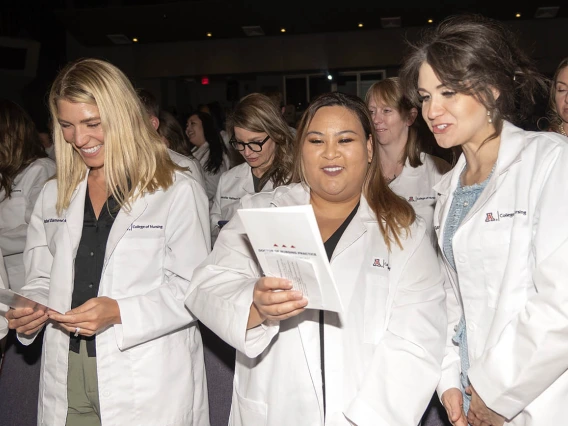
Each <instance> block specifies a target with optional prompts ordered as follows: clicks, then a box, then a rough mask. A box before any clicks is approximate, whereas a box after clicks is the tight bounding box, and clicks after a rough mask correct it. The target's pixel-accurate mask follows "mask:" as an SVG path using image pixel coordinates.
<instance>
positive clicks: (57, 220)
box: [43, 218, 67, 223]
mask: <svg viewBox="0 0 568 426" xmlns="http://www.w3.org/2000/svg"><path fill="white" fill-rule="evenodd" d="M53 222H67V219H65V218H63V219H59V218H50V219H44V220H43V223H53Z"/></svg>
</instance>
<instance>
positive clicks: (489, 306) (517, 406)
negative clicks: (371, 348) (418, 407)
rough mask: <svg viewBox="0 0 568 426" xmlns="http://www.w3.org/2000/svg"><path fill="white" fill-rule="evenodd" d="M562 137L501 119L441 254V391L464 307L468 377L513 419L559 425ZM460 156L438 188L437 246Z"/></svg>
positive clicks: (566, 225) (566, 295)
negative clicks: (478, 187) (484, 174)
mask: <svg viewBox="0 0 568 426" xmlns="http://www.w3.org/2000/svg"><path fill="white" fill-rule="evenodd" d="M567 142H568V139H566V138H564V137H563V136H560V135H557V134H556V133H552V132H546V133H534V132H526V131H523V130H521V129H519V128H517V127H515V126H513V125H512V124H510V123H508V122H505V123H504V125H503V131H502V133H501V145H500V148H499V155H498V159H497V163H496V166H495V170H494V172H493V174H492V176H491V178H490V180H489V182H488V184H487V187H486V188H485V190H484V191H483V192H482V194H481V196H480V197H479V199H478V200H477V201H476V202H475V204H474V206H473V207H472V210H471V211H470V212H469V213H468V215H467V216H466V217H465V218H464V219H463V222H462V224H461V225H460V227H459V228H458V230H457V231H456V233H455V236H454V238H453V251H454V258H455V263H456V268H457V274H456V273H455V272H454V271H453V269H452V268H451V266H450V265H449V263H448V262H447V260H446V259H445V256H444V263H445V269H446V271H447V273H448V275H449V277H450V280H449V281H448V283H451V286H448V288H447V291H448V297H447V302H448V317H449V324H448V325H449V327H448V345H447V354H446V357H445V361H444V365H443V375H442V380H441V381H440V384H439V386H438V393H439V395H442V393H443V392H444V391H445V390H447V389H449V388H452V387H457V388H459V377H458V376H459V372H460V361H459V356H458V352H457V347H456V346H455V345H453V344H452V343H451V338H452V336H453V334H454V332H453V329H454V327H455V325H456V324H457V322H458V320H459V317H460V316H461V313H462V310H463V311H464V312H465V319H466V322H467V338H468V350H469V360H470V369H469V374H468V376H469V378H470V381H471V383H472V384H473V386H474V388H475V389H476V391H477V392H478V393H479V395H480V396H481V398H482V399H483V400H484V402H485V403H486V404H487V406H488V407H489V408H491V409H493V410H494V411H496V412H497V413H499V414H501V415H503V416H505V417H506V418H508V419H511V418H514V419H513V420H512V421H511V422H510V423H508V424H510V425H515V426H520V425H523V426H543V425H559V424H564V423H565V420H564V419H566V406H567V405H568V373H566V370H567V369H568V286H567V285H566V277H567V275H568V261H567V259H568V220H567V218H568V201H567V200H568V185H567V182H568V167H567V165H568V143H567ZM464 166H465V157H464V156H463V155H462V156H461V157H460V159H459V161H458V163H457V164H456V166H455V167H454V169H453V172H452V173H449V174H447V175H446V176H444V177H443V178H442V180H441V181H440V183H439V184H438V185H437V186H436V187H435V189H436V190H437V191H438V192H439V199H438V204H437V206H436V212H435V215H434V221H435V223H434V225H435V229H436V230H437V233H438V237H439V245H440V247H442V245H443V235H444V232H445V224H446V219H447V215H448V210H449V208H450V205H451V203H452V198H453V193H454V190H455V188H456V186H457V182H458V179H459V176H460V174H461V172H462V170H463V168H464Z"/></svg>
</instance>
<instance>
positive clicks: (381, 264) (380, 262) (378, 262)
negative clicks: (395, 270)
mask: <svg viewBox="0 0 568 426" xmlns="http://www.w3.org/2000/svg"><path fill="white" fill-rule="evenodd" d="M373 266H374V267H376V268H383V269H385V268H386V269H388V270H390V266H389V264H388V263H387V261H386V260H385V259H381V258H379V257H375V258H374V259H373Z"/></svg>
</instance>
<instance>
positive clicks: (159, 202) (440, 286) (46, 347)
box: [0, 15, 568, 426]
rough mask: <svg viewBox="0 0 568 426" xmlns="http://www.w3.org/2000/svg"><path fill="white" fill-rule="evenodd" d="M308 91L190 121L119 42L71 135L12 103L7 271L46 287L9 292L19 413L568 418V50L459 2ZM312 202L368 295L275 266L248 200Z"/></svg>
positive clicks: (1, 168)
mask: <svg viewBox="0 0 568 426" xmlns="http://www.w3.org/2000/svg"><path fill="white" fill-rule="evenodd" d="M449 58H451V60H449ZM543 94H544V95H546V96H547V97H548V115H547V116H546V117H543V118H542V119H541V120H539V121H538V126H539V127H542V130H541V131H528V130H527V129H529V128H533V127H534V126H533V125H534V124H535V123H530V122H529V121H528V119H529V117H530V116H531V115H530V114H531V109H533V108H534V104H535V102H536V99H537V98H538V97H540V96H543ZM284 107H285V105H284V102H283V100H282V94H281V93H279V92H277V93H276V92H266V93H256V92H255V93H250V94H248V95H246V96H244V97H242V98H241V99H240V100H239V101H238V102H237V103H236V105H234V106H233V107H232V108H230V109H229V110H225V109H224V108H223V107H222V106H221V104H220V103H219V102H217V101H215V102H210V103H207V104H201V105H198V106H197V107H196V108H195V110H192V111H190V112H189V113H188V114H187V116H186V117H178V116H176V115H174V114H173V113H172V112H170V111H168V110H166V109H164V108H162V106H161V105H160V102H159V101H158V98H157V96H156V94H154V93H152V92H151V91H149V90H147V89H146V88H143V87H135V85H134V84H133V83H132V82H131V81H130V80H129V79H128V77H127V76H126V75H125V74H124V73H123V72H122V71H121V70H120V69H118V68H117V67H116V66H114V65H113V64H111V63H110V62H108V61H105V60H101V59H94V58H83V59H79V60H75V61H72V62H70V63H68V64H66V65H65V66H64V67H63V68H62V69H61V71H60V72H59V73H58V75H57V77H56V79H55V80H54V82H53V84H52V86H51V88H50V91H49V95H48V108H49V113H50V120H49V125H48V127H49V130H48V132H41V133H40V132H38V130H37V129H38V128H42V126H40V125H37V124H36V123H34V122H33V120H32V119H31V118H30V116H29V115H28V114H27V112H26V111H25V110H24V109H23V108H22V107H21V106H20V105H18V104H16V103H15V102H13V101H11V100H8V99H1V100H0V253H1V255H2V257H3V262H0V288H1V289H11V290H13V291H15V292H17V293H19V294H21V295H23V296H26V297H29V298H31V299H33V300H34V301H36V302H37V303H38V304H37V305H36V306H35V307H12V308H11V307H9V306H6V305H2V304H0V313H1V314H2V317H0V339H2V340H1V341H2V342H3V343H2V345H0V350H1V353H2V358H1V359H0V363H1V364H0V416H1V415H2V410H9V409H11V410H26V411H28V412H34V413H36V407H37V416H36V417H37V424H38V425H45V426H59V425H61V426H63V425H66V426H75V425H81V426H83V425H85V426H91V425H93V426H96V425H103V426H110V425H121V426H124V425H137V426H145V425H147V426H158V425H171V426H178V425H179V426H182V425H183V426H186V425H195V426H198V425H199V426H201V425H203V426H207V425H214V426H217V425H226V424H229V425H233V426H236V425H242V426H256V425H270V426H274V425H276V426H279V425H282V426H288V425H361V426H362V425H385V426H387V425H388V426H393V425H401V426H403V425H404V426H416V425H419V424H420V422H421V421H422V422H423V423H422V424H423V425H424V426H427V425H428V423H427V421H428V420H427V414H428V412H429V410H433V409H434V408H435V407H436V406H438V404H441V405H440V406H441V407H443V409H445V414H446V415H447V420H443V421H447V422H449V423H450V424H452V425H455V426H468V425H473V426H487V425H492V426H502V425H513V426H521V425H523V426H542V425H552V424H563V420H562V419H563V418H564V416H565V414H564V404H565V403H568V373H566V371H567V370H568V290H567V287H566V286H565V285H564V283H563V280H564V279H565V275H566V267H565V265H566V258H568V222H567V221H566V217H568V203H566V202H565V200H566V199H568V185H566V182H568V167H566V165H567V164H568V138H567V136H566V134H567V133H566V132H567V131H568V58H565V59H564V60H562V61H561V62H560V63H559V64H558V68H557V69H556V72H555V74H554V75H553V76H552V78H551V79H547V78H545V77H544V76H543V75H542V74H541V73H540V72H539V70H538V69H537V67H536V65H535V63H534V61H533V60H532V59H531V58H530V57H529V56H528V55H527V54H526V53H525V52H524V50H523V49H522V48H520V47H519V45H518V42H517V39H516V37H515V36H514V35H513V34H512V33H511V32H510V31H509V30H508V29H507V28H506V27H505V26H504V25H503V24H502V23H499V22H498V21H495V20H492V19H488V18H485V17H483V16H480V15H459V16H453V17H450V18H447V19H445V20H444V21H443V22H441V23H440V24H439V25H438V26H437V27H435V28H431V29H430V30H429V31H428V32H427V33H426V34H425V35H424V37H423V38H421V39H420V40H419V41H418V42H417V43H416V44H412V45H410V46H409V52H408V53H407V55H406V56H405V58H404V61H403V63H402V64H401V68H400V70H399V72H398V75H397V76H392V77H388V78H385V79H384V80H381V81H378V82H376V83H374V84H373V85H372V86H371V87H370V88H369V89H368V91H367V92H366V94H364V96H361V97H359V96H356V95H352V94H346V93H340V92H329V93H324V94H322V95H320V96H318V97H316V98H314V99H312V100H311V102H310V103H309V105H308V106H307V108H306V110H305V111H304V112H303V113H302V116H301V119H300V120H299V122H298V123H295V125H294V126H291V125H290V124H289V123H287V122H286V120H285V117H284ZM544 123H546V126H545V127H546V128H544V127H543V126H544V125H545V124H544ZM565 192H566V193H567V194H566V195H567V196H566V197H564V195H563V194H564V193H565ZM298 205H311V207H312V209H313V212H314V215H315V219H316V222H317V226H318V230H319V234H320V236H321V240H322V242H323V247H324V248H325V252H326V255H327V260H328V262H329V264H330V270H331V273H332V275H333V277H334V280H335V281H336V283H337V286H338V292H339V297H340V299H341V301H342V304H343V306H344V312H342V313H337V312H331V311H327V310H321V309H311V308H309V307H308V303H309V295H307V294H304V293H302V292H301V291H300V290H299V289H298V288H297V287H294V286H293V284H292V282H291V281H289V280H287V279H284V278H281V277H274V276H267V275H265V274H264V271H263V270H262V268H261V266H260V263H259V261H258V259H257V257H256V255H255V253H254V250H253V248H252V246H251V243H250V241H249V238H248V236H247V232H246V230H245V227H244V224H243V223H242V221H241V219H240V217H239V215H238V214H237V211H238V209H240V208H278V207H287V206H298ZM24 358H25V359H26V361H24ZM40 358H41V362H40V361H39V359H40ZM30 360H32V361H31V362H30ZM8 393H16V394H18V395H19V398H20V400H21V406H17V407H16V406H13V407H7V406H5V405H4V404H2V399H4V398H5V396H4V395H7V394H8ZM438 401H439V402H438ZM429 407H430V408H429ZM425 413H426V416H425ZM440 421H442V420H440ZM0 423H1V420H0ZM431 424H432V423H431ZM439 424H441V423H439Z"/></svg>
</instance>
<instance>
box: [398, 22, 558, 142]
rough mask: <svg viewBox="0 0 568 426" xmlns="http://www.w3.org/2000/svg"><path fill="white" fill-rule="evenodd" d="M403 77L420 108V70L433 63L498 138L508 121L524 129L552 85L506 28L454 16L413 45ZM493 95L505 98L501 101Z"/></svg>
mask: <svg viewBox="0 0 568 426" xmlns="http://www.w3.org/2000/svg"><path fill="white" fill-rule="evenodd" d="M410 47H411V52H410V53H409V55H408V56H407V57H406V58H405V61H404V64H403V66H402V68H401V70H400V72H399V77H400V79H401V83H402V86H403V89H404V92H405V94H406V95H407V96H408V97H409V98H410V99H411V100H412V101H413V102H414V103H417V104H418V103H419V99H418V93H417V84H418V74H419V70H420V67H421V65H422V64H423V63H428V64H429V65H430V66H431V67H432V69H433V70H434V72H435V74H436V76H437V77H438V79H439V80H440V81H441V82H442V83H443V84H444V85H446V86H447V87H448V88H450V89H452V90H455V91H456V92H458V93H463V94H465V95H469V96H473V97H474V98H475V99H477V100H478V101H479V102H480V103H481V104H482V105H483V106H484V107H485V108H487V110H488V111H489V112H490V114H491V119H492V121H493V123H494V126H495V133H494V134H492V135H491V136H490V137H489V139H493V138H495V137H497V136H498V135H499V134H500V133H501V129H502V127H503V120H508V121H510V122H512V123H516V124H519V123H520V122H521V121H522V120H524V119H525V118H526V117H528V116H529V115H530V112H531V111H532V109H533V106H534V103H535V99H536V97H537V95H538V94H539V93H540V92H541V91H542V90H546V87H547V85H546V79H545V78H544V77H543V76H542V75H541V74H540V73H539V72H538V71H537V68H536V66H535V65H534V63H533V62H532V61H531V59H530V58H529V56H528V55H527V54H526V53H525V52H523V51H522V50H521V49H520V48H519V46H518V44H517V39H516V37H515V35H514V34H513V33H512V32H511V31H510V30H508V29H507V28H506V27H505V26H504V25H503V24H502V23H501V22H499V21H496V20H493V19H490V18H486V17H484V16H481V15H475V14H473V15H472V14H465V15H458V16H452V17H449V18H447V19H445V20H444V21H442V22H441V23H440V24H439V25H438V26H437V27H436V28H434V29H431V30H429V31H427V32H426V33H425V34H424V35H423V37H421V38H420V41H419V42H418V43H417V44H411V46H410ZM493 89H496V90H497V91H498V92H499V96H498V97H497V99H495V96H494V94H493Z"/></svg>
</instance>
